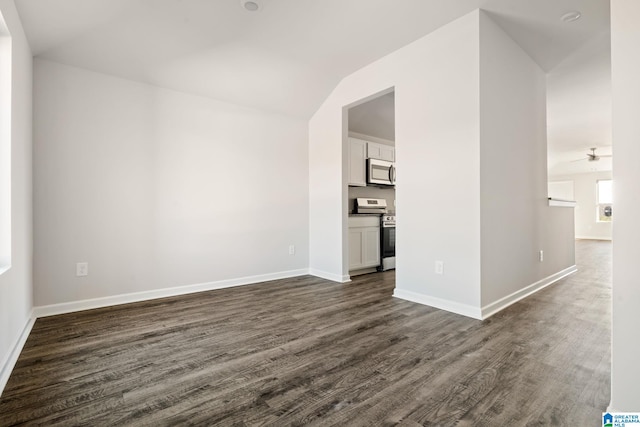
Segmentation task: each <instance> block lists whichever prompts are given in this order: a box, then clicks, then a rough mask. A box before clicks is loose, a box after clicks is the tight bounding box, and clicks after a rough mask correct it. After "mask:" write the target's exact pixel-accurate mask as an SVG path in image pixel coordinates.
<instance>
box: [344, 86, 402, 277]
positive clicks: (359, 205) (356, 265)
mask: <svg viewBox="0 0 640 427" xmlns="http://www.w3.org/2000/svg"><path fill="white" fill-rule="evenodd" d="M394 109H395V105H394V92H389V93H386V94H383V95H381V96H378V97H376V98H374V99H371V100H369V101H367V102H364V103H362V104H359V105H357V106H354V107H352V108H350V109H349V112H348V120H349V138H348V142H347V143H348V149H347V153H348V156H347V161H348V180H347V183H348V200H349V206H348V209H349V219H348V227H349V229H348V235H349V275H350V276H356V275H361V274H368V273H376V272H382V271H388V270H394V269H395V266H396V258H395V240H396V239H395V226H396V212H395V211H396V208H395V205H396V198H395V184H396V166H395V141H394V140H395V115H394Z"/></svg>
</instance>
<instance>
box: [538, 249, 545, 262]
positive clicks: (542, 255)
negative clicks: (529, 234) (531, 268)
mask: <svg viewBox="0 0 640 427" xmlns="http://www.w3.org/2000/svg"><path fill="white" fill-rule="evenodd" d="M539 259H540V262H542V261H544V251H542V250H541V251H540V254H539Z"/></svg>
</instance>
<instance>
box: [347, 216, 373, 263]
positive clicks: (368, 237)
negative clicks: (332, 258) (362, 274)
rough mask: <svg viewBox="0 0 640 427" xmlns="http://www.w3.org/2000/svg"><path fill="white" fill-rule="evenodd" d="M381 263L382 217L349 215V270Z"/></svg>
mask: <svg viewBox="0 0 640 427" xmlns="http://www.w3.org/2000/svg"><path fill="white" fill-rule="evenodd" d="M379 265H380V217H378V216H363V217H349V271H353V270H361V269H364V268H372V267H377V266H379Z"/></svg>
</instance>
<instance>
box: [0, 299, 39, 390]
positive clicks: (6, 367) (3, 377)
mask: <svg viewBox="0 0 640 427" xmlns="http://www.w3.org/2000/svg"><path fill="white" fill-rule="evenodd" d="M34 323H36V317H35V316H34V315H33V311H32V312H31V316H30V318H29V320H27V323H26V325H24V328H22V333H21V334H20V336H19V337H18V339H17V340H16V342H15V344H14V345H13V348H12V349H11V351H10V352H9V355H8V356H7V358H6V359H5V361H4V362H3V363H2V365H1V366H0V395H2V392H3V391H4V388H5V386H6V385H7V381H9V377H10V376H11V372H12V371H13V368H14V367H15V366H16V362H17V361H18V357H19V356H20V353H21V352H22V349H23V348H24V345H25V343H26V342H27V338H29V334H30V333H31V329H33V325H34Z"/></svg>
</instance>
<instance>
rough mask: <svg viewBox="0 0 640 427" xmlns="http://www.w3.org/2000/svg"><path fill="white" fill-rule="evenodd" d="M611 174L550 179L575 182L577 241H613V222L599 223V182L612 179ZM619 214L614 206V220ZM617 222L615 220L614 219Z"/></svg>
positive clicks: (563, 176) (595, 173) (603, 173)
mask: <svg viewBox="0 0 640 427" xmlns="http://www.w3.org/2000/svg"><path fill="white" fill-rule="evenodd" d="M611 176H612V174H611V172H592V173H580V174H574V175H558V176H554V177H550V178H549V180H550V182H552V181H571V182H573V194H574V198H575V201H576V202H578V205H577V206H576V207H575V226H576V238H577V239H597V240H611V227H612V223H611V222H598V221H597V206H598V198H597V194H598V192H597V190H596V186H597V182H598V181H599V180H603V179H611ZM616 214H617V210H616V207H615V206H614V218H615V215H616ZM614 221H615V219H614Z"/></svg>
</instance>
